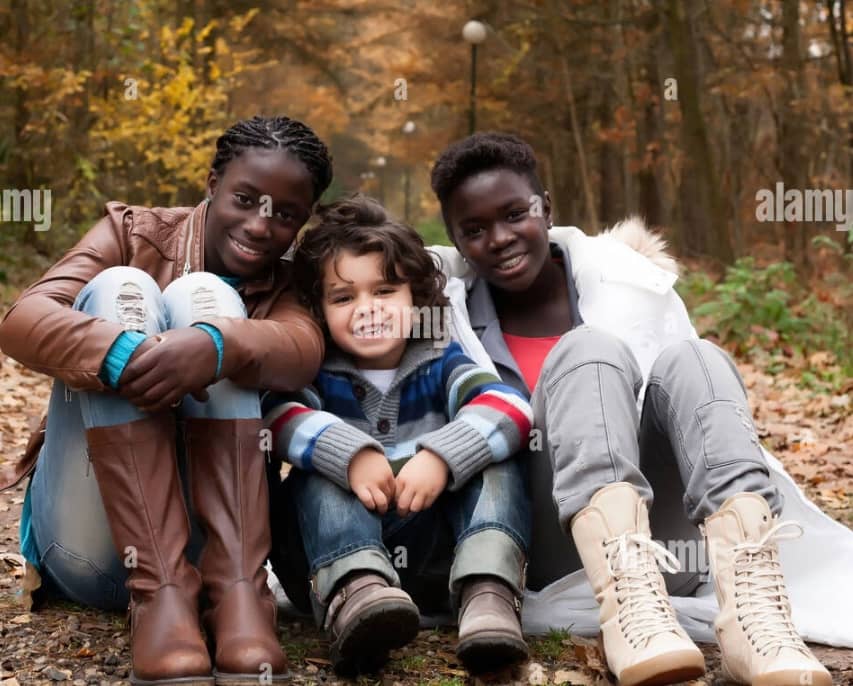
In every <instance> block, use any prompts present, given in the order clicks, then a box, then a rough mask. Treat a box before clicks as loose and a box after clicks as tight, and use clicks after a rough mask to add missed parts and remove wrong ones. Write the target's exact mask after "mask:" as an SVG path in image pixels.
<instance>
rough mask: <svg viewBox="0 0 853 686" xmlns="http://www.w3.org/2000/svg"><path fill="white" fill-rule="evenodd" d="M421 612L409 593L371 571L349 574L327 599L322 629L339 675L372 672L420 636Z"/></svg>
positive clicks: (333, 664) (333, 665)
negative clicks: (389, 654) (391, 651)
mask: <svg viewBox="0 0 853 686" xmlns="http://www.w3.org/2000/svg"><path fill="white" fill-rule="evenodd" d="M419 625H420V613H419V612H418V606H417V605H415V603H414V602H412V599H411V598H410V597H409V594H408V593H406V592H405V591H403V590H402V589H399V588H395V587H393V586H391V585H390V584H389V583H388V582H387V581H386V580H385V577H383V576H381V575H379V574H374V573H371V572H364V573H360V574H358V573H356V574H353V575H351V576H348V577H347V578H346V579H345V580H344V582H343V583H341V585H340V587H339V588H338V589H337V591H336V592H335V594H334V595H333V596H332V599H331V601H329V607H328V608H327V609H326V621H325V623H324V628H325V629H326V633H327V634H328V637H329V642H330V644H331V645H330V646H329V654H330V657H331V660H332V667H333V668H334V670H335V671H336V672H337V673H338V674H342V675H355V674H358V673H359V672H373V671H376V670H377V669H379V668H380V667H381V666H382V665H383V664H385V662H386V661H387V660H388V652H389V651H390V650H393V649H394V648H402V647H403V646H404V645H406V644H407V643H408V642H409V641H411V640H412V639H414V638H415V636H417V635H418V627H419Z"/></svg>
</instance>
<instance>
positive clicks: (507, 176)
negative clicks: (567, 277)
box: [444, 168, 551, 292]
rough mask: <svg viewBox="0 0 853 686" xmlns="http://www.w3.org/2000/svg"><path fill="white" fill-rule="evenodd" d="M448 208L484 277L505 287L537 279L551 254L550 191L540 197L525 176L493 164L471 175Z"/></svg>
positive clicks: (463, 247) (453, 228) (519, 287)
mask: <svg viewBox="0 0 853 686" xmlns="http://www.w3.org/2000/svg"><path fill="white" fill-rule="evenodd" d="M531 198H533V200H531ZM444 210H445V218H446V220H447V223H448V227H449V229H450V235H451V238H452V239H453V243H454V244H455V245H456V247H457V249H458V250H459V252H461V253H462V255H463V256H464V257H465V259H467V260H468V262H469V264H470V265H471V266H472V267H473V268H474V271H475V272H476V273H477V274H478V275H479V276H481V277H482V278H484V279H486V281H488V282H489V283H490V284H491V285H492V286H494V287H496V288H498V289H500V290H504V291H511V292H523V291H525V290H527V289H528V288H529V287H530V286H531V284H533V282H534V281H535V280H536V278H537V277H538V276H539V274H540V272H541V271H542V269H543V267H544V266H545V264H546V261H547V260H548V257H549V254H550V249H549V247H548V225H549V223H550V217H551V200H550V198H549V196H548V193H547V192H545V193H544V194H543V196H542V197H538V196H536V195H535V191H534V190H533V188H532V186H531V183H530V181H529V180H528V179H527V178H526V177H525V176H523V175H521V174H518V173H517V172H514V171H512V170H509V169H502V168H499V169H489V170H486V171H482V172H479V173H477V174H473V175H472V176H469V177H468V178H467V179H465V180H464V181H463V182H462V183H461V184H460V185H459V186H458V187H457V188H456V189H455V190H454V191H453V193H451V195H450V197H449V198H448V200H447V203H446V205H445V208H444ZM540 210H541V211H540Z"/></svg>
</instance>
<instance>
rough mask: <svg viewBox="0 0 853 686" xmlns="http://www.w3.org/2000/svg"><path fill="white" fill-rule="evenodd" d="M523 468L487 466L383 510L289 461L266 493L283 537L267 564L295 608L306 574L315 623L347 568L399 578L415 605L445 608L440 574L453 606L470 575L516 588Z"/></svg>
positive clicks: (524, 509)
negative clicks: (274, 565) (416, 502)
mask: <svg viewBox="0 0 853 686" xmlns="http://www.w3.org/2000/svg"><path fill="white" fill-rule="evenodd" d="M525 471H526V464H525V463H524V462H522V461H519V460H517V459H510V460H506V461H504V462H501V463H498V464H493V465H490V466H489V467H487V468H486V469H484V470H483V471H482V472H480V473H479V474H477V475H476V476H474V477H473V478H471V479H470V480H469V481H468V483H466V484H465V485H464V486H463V487H462V488H461V489H460V490H459V491H455V492H451V491H445V492H444V493H442V494H441V496H439V498H438V499H437V500H436V501H435V503H433V505H432V507H430V508H429V509H427V510H424V511H422V512H417V513H413V514H410V515H408V516H406V517H400V516H399V515H397V514H396V512H394V511H389V512H388V514H386V515H385V516H384V517H383V516H381V515H379V514H377V513H375V512H373V511H370V510H368V509H367V508H365V507H364V505H362V503H361V501H360V500H359V499H358V497H357V496H356V495H355V494H354V493H352V492H351V491H345V490H343V489H342V488H340V487H339V486H337V485H336V484H335V483H333V482H331V481H329V480H328V479H326V478H325V477H323V476H321V475H319V474H317V473H313V472H304V471H301V470H299V469H292V470H291V471H290V474H289V475H288V476H287V478H285V479H284V481H283V482H282V484H281V488H280V490H279V491H278V492H279V493H280V496H279V497H278V498H277V499H276V500H277V501H278V503H277V504H278V508H279V510H278V511H279V512H280V513H282V515H283V517H280V518H279V521H274V522H273V530H274V531H275V529H279V530H282V529H284V530H283V531H280V533H279V536H278V538H279V539H280V538H281V537H282V536H283V537H285V538H287V540H288V541H289V544H285V546H284V551H285V554H284V555H282V556H281V557H282V558H283V559H281V560H280V561H279V565H280V566H279V568H278V569H276V570H275V571H276V573H277V574H279V577H280V580H281V582H282V585H283V586H284V589H285V592H286V593H287V595H288V597H290V598H291V600H293V601H294V604H296V605H297V606H299V607H301V609H303V610H307V609H308V608H307V602H306V600H307V598H306V596H307V590H308V589H307V586H308V579H309V576H310V582H311V589H312V590H313V592H312V593H311V606H312V608H313V611H314V616H315V619H316V620H317V622H318V624H321V625H322V622H323V618H324V615H325V607H326V606H327V605H328V603H329V602H330V601H331V598H332V595H333V591H334V590H335V586H336V585H337V584H338V582H339V581H341V580H342V579H343V578H344V577H345V576H346V575H347V574H349V573H350V572H353V571H356V570H358V571H369V572H374V573H376V574H380V575H381V576H383V577H385V579H387V580H388V582H389V583H390V584H393V585H395V586H401V585H402V587H403V588H404V589H405V590H406V591H407V592H408V593H409V594H410V595H411V596H412V598H413V599H414V600H415V602H416V603H418V605H419V606H420V607H421V609H422V610H423V611H425V612H441V611H446V610H447V609H448V598H449V596H448V578H449V589H450V599H451V600H452V603H453V606H454V608H455V607H456V602H457V600H458V596H459V593H460V592H461V585H462V582H463V581H464V580H465V578H466V577H470V576H475V575H483V574H488V575H491V576H496V577H499V578H500V579H502V580H503V581H505V582H506V583H507V584H508V585H509V586H510V587H511V588H513V589H514V590H515V591H516V593H517V594H518V595H519V596H520V595H521V594H522V592H523V589H524V577H525V567H526V556H527V547H528V541H529V538H530V503H529V497H528V495H527V489H526V475H525ZM274 492H275V491H274ZM273 511H274V512H275V511H276V509H275V508H274V510H273ZM274 516H275V515H274ZM282 518H283V520H284V521H281V519H282ZM300 541H301V545H300ZM276 547H278V544H276ZM303 551H304V555H302V554H301V553H302V552H303ZM282 567H284V569H283V568H282Z"/></svg>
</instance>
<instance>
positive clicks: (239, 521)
mask: <svg viewBox="0 0 853 686" xmlns="http://www.w3.org/2000/svg"><path fill="white" fill-rule="evenodd" d="M262 429H263V424H262V423H261V420H260V419H187V420H186V431H185V441H186V452H187V464H188V467H189V474H190V491H191V494H192V503H193V508H194V510H195V514H196V515H197V516H198V518H199V521H200V522H201V524H202V528H203V529H204V531H205V534H206V537H207V539H206V542H205V545H204V548H203V550H202V553H201V557H200V559H199V570H200V571H201V576H202V583H203V584H204V590H205V593H206V596H207V601H208V609H206V610H205V612H204V614H203V617H204V624H205V627H206V629H207V632H208V637H209V638H210V639H211V642H212V643H213V645H214V646H215V657H214V666H215V669H214V676H215V677H216V684H217V685H221V686H244V685H245V686H257V684H258V680H259V679H261V683H284V682H285V681H286V680H287V679H288V674H287V658H286V657H285V655H284V651H283V650H282V649H281V645H280V644H279V642H278V632H277V624H276V604H275V598H274V597H273V594H272V592H271V591H270V590H269V588H268V587H267V570H266V569H265V567H264V564H265V563H266V560H267V555H269V552H270V547H271V545H272V544H271V540H270V523H269V492H268V486H267V476H266V462H265V459H264V453H263V452H262V451H261V448H260V441H261V430H262Z"/></svg>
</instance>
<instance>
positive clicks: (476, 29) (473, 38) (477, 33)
mask: <svg viewBox="0 0 853 686" xmlns="http://www.w3.org/2000/svg"><path fill="white" fill-rule="evenodd" d="M462 38H464V39H465V41H466V42H467V43H470V44H471V104H470V109H469V110H468V133H474V131H476V130H477V46H478V45H479V44H480V43H482V42H483V41H484V40H486V25H485V24H484V23H483V22H481V21H477V20H476V19H472V20H471V21H469V22H468V23H466V24H465V26H463V27H462Z"/></svg>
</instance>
